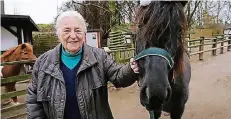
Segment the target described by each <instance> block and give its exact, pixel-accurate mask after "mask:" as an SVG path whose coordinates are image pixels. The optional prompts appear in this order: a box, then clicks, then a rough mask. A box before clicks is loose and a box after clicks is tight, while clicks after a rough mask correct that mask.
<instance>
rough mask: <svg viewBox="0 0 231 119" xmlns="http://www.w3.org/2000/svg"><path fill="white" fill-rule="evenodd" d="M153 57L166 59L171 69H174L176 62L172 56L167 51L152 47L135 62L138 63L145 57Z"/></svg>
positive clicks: (140, 54) (142, 52)
mask: <svg viewBox="0 0 231 119" xmlns="http://www.w3.org/2000/svg"><path fill="white" fill-rule="evenodd" d="M153 55H154V56H159V57H162V58H164V59H165V60H166V61H167V62H168V65H169V67H170V69H172V68H173V65H174V61H173V58H172V57H171V55H170V54H169V53H168V52H167V51H166V50H164V49H161V48H157V47H151V48H148V49H144V50H142V51H141V52H140V53H139V54H138V55H136V56H135V57H134V60H135V61H137V60H139V59H141V58H143V57H146V56H153Z"/></svg>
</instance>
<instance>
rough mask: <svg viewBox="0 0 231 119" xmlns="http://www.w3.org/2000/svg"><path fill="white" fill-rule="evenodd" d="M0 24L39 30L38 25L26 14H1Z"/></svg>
mask: <svg viewBox="0 0 231 119" xmlns="http://www.w3.org/2000/svg"><path fill="white" fill-rule="evenodd" d="M1 22H2V25H6V26H17V27H20V28H25V29H29V30H31V31H39V29H38V26H37V25H36V24H35V23H34V21H33V20H32V19H31V18H30V16H27V15H7V14H1Z"/></svg>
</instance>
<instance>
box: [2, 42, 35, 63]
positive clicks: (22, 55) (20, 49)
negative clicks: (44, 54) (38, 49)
mask: <svg viewBox="0 0 231 119" xmlns="http://www.w3.org/2000/svg"><path fill="white" fill-rule="evenodd" d="M35 59H36V56H35V55H34V54H33V47H32V45H30V44H29V43H24V44H20V45H18V46H17V47H13V48H10V49H9V50H7V51H6V52H4V53H3V54H2V55H1V62H10V61H20V60H35Z"/></svg>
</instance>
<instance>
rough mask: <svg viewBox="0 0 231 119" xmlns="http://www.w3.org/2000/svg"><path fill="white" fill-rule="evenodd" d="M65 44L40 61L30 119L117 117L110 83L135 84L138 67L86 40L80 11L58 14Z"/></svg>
mask: <svg viewBox="0 0 231 119" xmlns="http://www.w3.org/2000/svg"><path fill="white" fill-rule="evenodd" d="M56 30H57V35H58V38H59V40H60V42H61V44H59V45H57V46H56V47H55V48H54V49H52V50H50V51H47V52H46V53H44V54H42V55H41V56H40V57H39V58H38V59H37V60H36V62H35V65H34V68H33V73H32V82H31V84H30V85H29V87H28V94H27V98H26V105H27V110H28V118H29V119H35V118H36V119H41V118H46V119H63V118H64V119H112V118H113V116H112V113H111V110H110V107H109V103H108V91H107V82H108V81H110V82H111V83H112V84H113V85H114V86H115V87H127V86H130V85H132V84H133V83H134V82H135V81H136V79H137V74H136V73H135V72H137V71H138V67H137V64H136V63H135V62H134V61H133V59H131V60H130V63H128V64H127V65H123V66H122V65H117V64H116V63H115V62H114V61H113V60H112V58H111V57H110V56H108V55H107V53H106V52H105V51H104V50H102V49H98V48H94V47H90V46H88V45H87V44H85V43H84V39H85V34H86V31H87V28H86V23H85V20H84V18H83V17H82V15H81V14H79V13H78V12H76V11H67V12H64V13H62V14H61V15H60V16H59V17H58V18H57V23H56Z"/></svg>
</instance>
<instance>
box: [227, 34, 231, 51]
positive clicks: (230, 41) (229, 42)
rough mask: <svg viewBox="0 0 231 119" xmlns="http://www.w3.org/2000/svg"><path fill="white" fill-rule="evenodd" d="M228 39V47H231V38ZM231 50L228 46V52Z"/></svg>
mask: <svg viewBox="0 0 231 119" xmlns="http://www.w3.org/2000/svg"><path fill="white" fill-rule="evenodd" d="M227 39H228V40H229V41H228V45H231V36H228V37H227ZM230 49H231V46H228V47H227V51H230Z"/></svg>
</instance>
